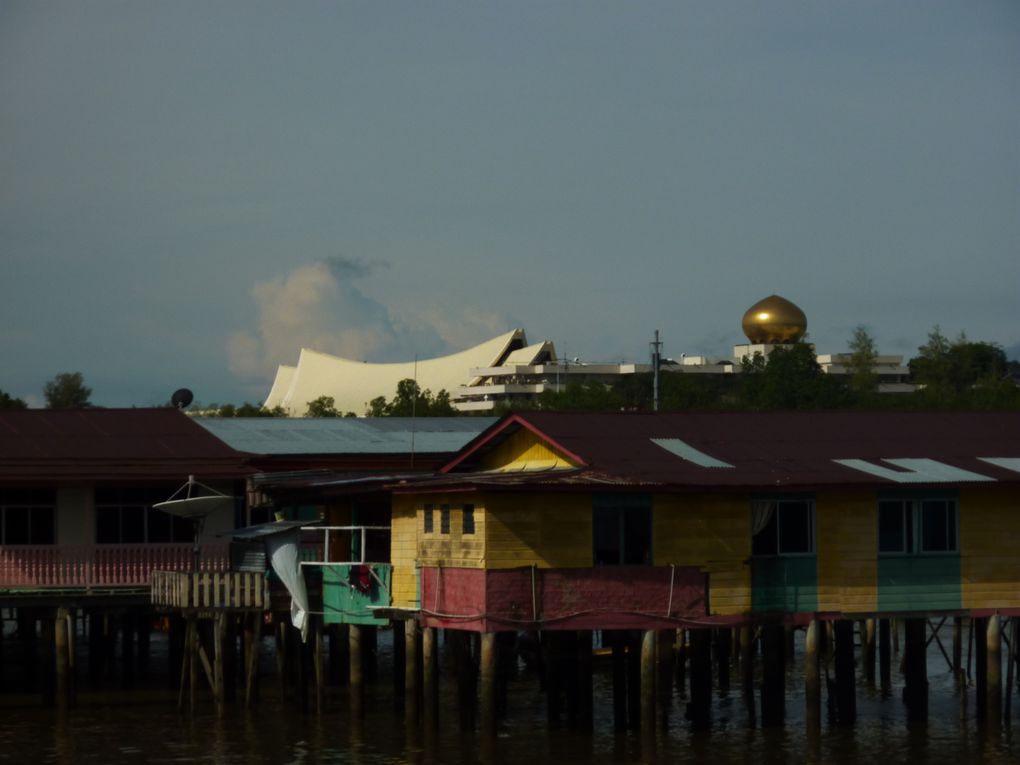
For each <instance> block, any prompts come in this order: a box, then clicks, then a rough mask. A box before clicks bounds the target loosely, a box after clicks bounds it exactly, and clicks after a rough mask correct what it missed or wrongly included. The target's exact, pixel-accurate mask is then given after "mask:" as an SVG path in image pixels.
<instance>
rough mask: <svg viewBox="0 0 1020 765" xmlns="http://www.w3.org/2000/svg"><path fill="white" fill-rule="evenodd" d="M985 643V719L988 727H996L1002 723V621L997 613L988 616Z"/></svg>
mask: <svg viewBox="0 0 1020 765" xmlns="http://www.w3.org/2000/svg"><path fill="white" fill-rule="evenodd" d="M985 645H986V651H987V652H988V656H987V659H986V660H985V671H986V673H987V678H988V679H987V695H988V701H987V714H986V720H987V724H988V727H990V728H997V727H999V725H1001V723H1002V623H1001V617H1000V616H999V615H998V614H992V615H991V616H989V617H988V626H987V628H986V629H985Z"/></svg>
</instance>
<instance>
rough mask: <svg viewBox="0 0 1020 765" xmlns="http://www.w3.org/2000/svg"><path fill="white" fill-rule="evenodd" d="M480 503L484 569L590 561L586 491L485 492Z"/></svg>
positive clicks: (572, 565) (571, 565) (577, 565)
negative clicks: (581, 492)
mask: <svg viewBox="0 0 1020 765" xmlns="http://www.w3.org/2000/svg"><path fill="white" fill-rule="evenodd" d="M485 508H486V510H485V522H486V527H485V566H486V567H487V568H513V567H515V566H531V565H536V566H540V567H542V568H585V567H588V566H591V565H592V538H591V533H592V525H591V495H590V494H530V493H528V494H523V493H522V494H491V495H488V496H487V497H486V499H485Z"/></svg>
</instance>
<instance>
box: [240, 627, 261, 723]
mask: <svg viewBox="0 0 1020 765" xmlns="http://www.w3.org/2000/svg"><path fill="white" fill-rule="evenodd" d="M261 626H262V614H260V613H255V614H252V615H251V628H250V630H249V631H248V633H246V634H250V635H251V639H250V642H249V647H248V654H247V656H248V667H247V670H248V671H247V672H246V677H245V682H244V706H245V708H246V709H251V708H252V706H254V704H255V702H256V700H257V699H258V693H257V691H258V676H259V651H260V650H261V647H262V631H261Z"/></svg>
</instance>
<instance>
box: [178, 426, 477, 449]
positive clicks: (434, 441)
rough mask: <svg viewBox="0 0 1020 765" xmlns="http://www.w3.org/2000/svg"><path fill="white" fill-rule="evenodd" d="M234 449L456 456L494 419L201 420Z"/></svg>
mask: <svg viewBox="0 0 1020 765" xmlns="http://www.w3.org/2000/svg"><path fill="white" fill-rule="evenodd" d="M195 422H197V423H198V424H199V425H201V426H202V427H203V428H205V429H206V430H207V431H209V432H210V433H211V434H213V435H214V436H216V437H217V438H219V439H221V440H222V441H223V442H224V443H226V444H229V445H230V446H231V447H233V448H234V449H237V450H238V451H243V452H250V453H252V454H267V455H268V454H409V453H410V452H411V438H412V433H413V434H414V451H415V452H418V453H421V454H434V453H447V454H452V453H454V452H456V451H458V450H459V449H460V448H461V447H463V446H464V444H466V443H468V442H469V441H470V440H471V439H473V438H474V437H475V436H477V435H478V434H479V433H481V432H482V431H483V430H485V429H486V428H488V427H489V426H490V425H492V424H493V423H495V422H496V418H495V417H417V418H414V419H412V418H410V417H322V418H291V417H225V418H218V417H197V418H195Z"/></svg>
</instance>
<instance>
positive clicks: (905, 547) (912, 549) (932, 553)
mask: <svg viewBox="0 0 1020 765" xmlns="http://www.w3.org/2000/svg"><path fill="white" fill-rule="evenodd" d="M893 502H896V503H899V505H900V513H901V528H903V544H902V547H901V549H899V550H883V549H882V538H881V528H882V505H883V503H893ZM928 503H942V504H944V505H945V510H946V514H947V515H948V516H949V517H947V518H946V521H947V524H946V529H945V537H946V539H947V540H951V541H952V542H953V545H952V547H951V548H950V549H945V550H928V549H925V526H926V525H927V524H926V523H925V520H924V515H925V512H924V511H925V509H926V507H925V505H926V504H928ZM950 519H951V525H950V523H949V521H950ZM875 526H876V531H877V532H878V539H877V541H876V547H877V548H878V550H877V551H878V555H879V556H880V557H882V558H912V557H926V558H930V557H940V556H948V557H953V556H959V554H960V502H959V499H958V498H957V497H956V496H953V495H952V494H945V493H939V494H930V495H922V496H918V495H911V496H902V495H887V496H880V497H879V498H878V505H877V511H876V518H875Z"/></svg>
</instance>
